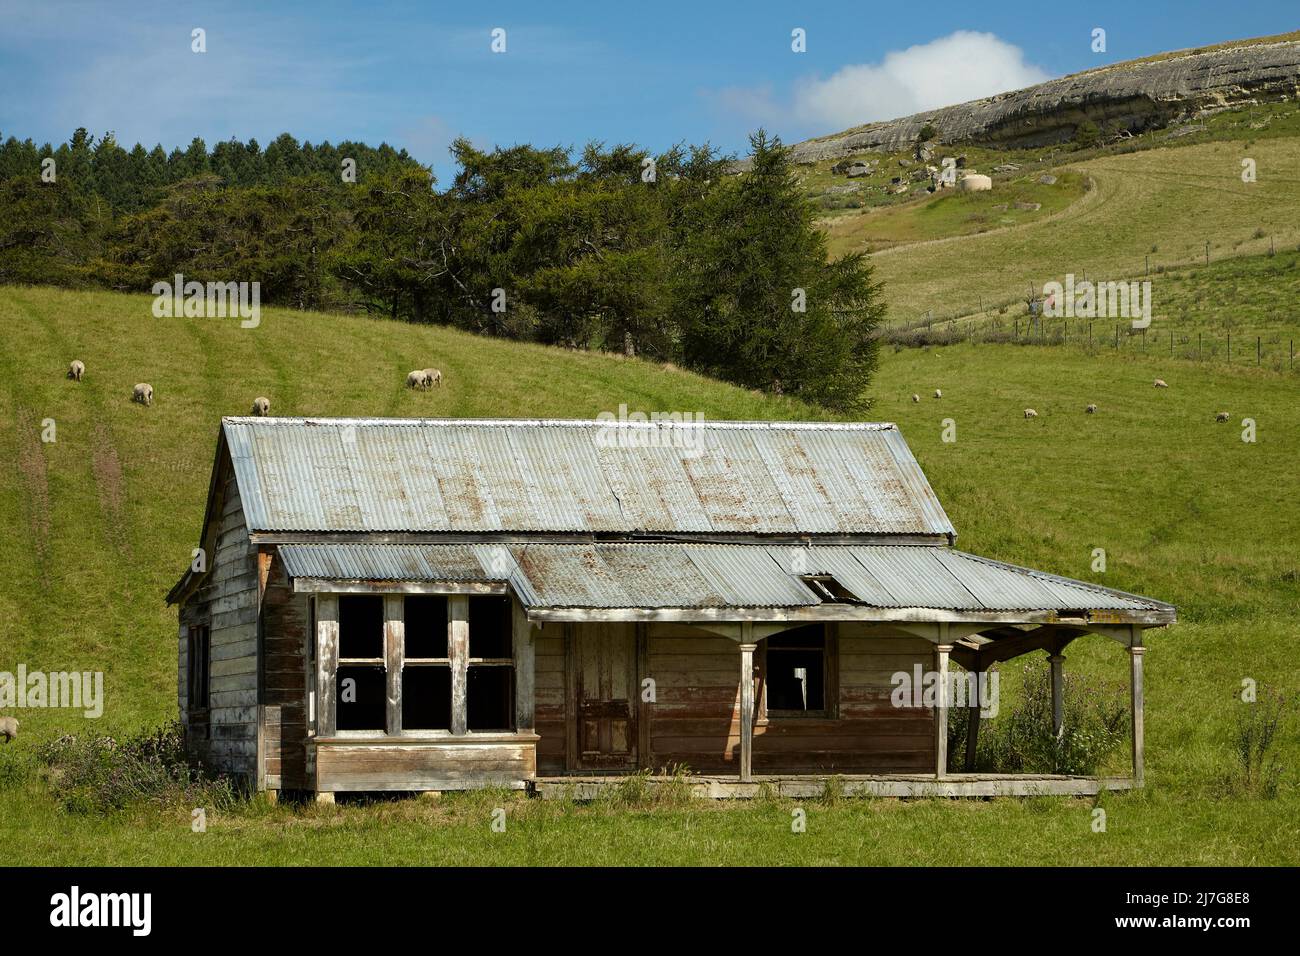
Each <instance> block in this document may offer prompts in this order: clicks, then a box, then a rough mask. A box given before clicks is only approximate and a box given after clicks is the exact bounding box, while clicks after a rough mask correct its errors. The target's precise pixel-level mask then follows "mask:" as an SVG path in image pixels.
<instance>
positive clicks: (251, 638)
mask: <svg viewBox="0 0 1300 956" xmlns="http://www.w3.org/2000/svg"><path fill="white" fill-rule="evenodd" d="M220 467H221V477H220V483H219V486H218V487H219V488H220V508H219V510H218V513H217V515H216V517H215V518H214V524H215V527H214V528H209V529H205V534H204V541H205V545H206V547H207V548H208V549H209V550H208V555H207V558H208V573H207V575H206V577H204V578H203V581H202V583H201V584H200V585H199V586H198V588H196V589H195V591H194V593H193V594H191V595H190V596H189V597H188V598H186V600H185V601H184V603H183V604H182V606H181V608H180V616H179V617H180V628H179V644H180V654H179V673H178V687H179V694H178V696H179V701H180V717H181V722H182V724H183V725H184V726H185V728H186V740H187V745H188V746H189V748H190V750H191V752H192V753H193V754H194V755H195V756H196V757H198V758H199V759H200V760H202V761H204V762H205V763H207V764H208V765H209V766H211V767H213V768H215V769H218V770H222V771H225V772H227V773H234V774H240V775H244V776H246V777H247V778H248V779H250V780H252V779H254V778H255V776H256V773H257V763H258V761H257V741H258V692H257V597H258V579H257V553H256V551H255V550H254V548H253V546H252V544H251V543H250V541H249V537H248V528H247V527H246V526H245V524H244V512H243V508H242V506H241V503H240V500H239V488H238V486H237V484H236V483H235V478H234V472H233V470H232V469H231V468H230V465H229V462H228V461H225V462H222V464H221V466H220ZM199 624H206V625H208V626H209V627H210V628H211V643H210V646H211V669H210V679H209V701H210V707H209V710H208V714H207V728H206V732H204V728H203V727H202V726H201V720H200V721H198V722H196V723H195V725H194V726H191V719H190V718H191V715H190V711H189V701H188V700H187V699H186V679H185V678H186V670H187V667H188V660H187V648H186V645H187V640H186V638H187V634H188V628H189V627H191V626H194V625H199ZM196 716H199V715H196Z"/></svg>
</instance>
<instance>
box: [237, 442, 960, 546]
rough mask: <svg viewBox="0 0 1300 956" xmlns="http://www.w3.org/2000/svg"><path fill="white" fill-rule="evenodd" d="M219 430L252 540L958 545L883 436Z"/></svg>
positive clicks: (903, 454) (904, 451)
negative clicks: (720, 539)
mask: <svg viewBox="0 0 1300 956" xmlns="http://www.w3.org/2000/svg"><path fill="white" fill-rule="evenodd" d="M222 425H223V429H224V433H225V437H226V442H227V446H228V448H229V449H230V455H231V459H232V461H233V463H234V468H235V476H236V479H237V481H238V483H239V490H240V496H241V499H242V502H243V506H244V510H245V519H246V521H247V524H248V527H249V530H250V531H263V532H274V531H281V532H298V531H301V532H307V531H328V532H453V533H481V532H507V533H508V532H529V533H532V532H578V533H638V532H640V533H674V532H678V533H690V532H698V533H738V532H739V533H752V534H784V535H798V534H920V535H951V534H953V533H954V531H953V527H952V524H951V522H950V521H949V520H948V516H947V515H946V514H945V513H944V510H943V508H942V506H941V505H940V504H939V501H938V499H937V498H936V497H935V494H934V491H933V490H932V489H931V488H930V484H929V482H928V481H927V480H926V478H925V475H924V474H923V473H922V471H921V468H920V466H919V465H918V464H917V462H916V459H915V458H914V457H913V456H912V453H911V450H910V449H909V448H908V447H907V443H906V442H905V441H904V440H903V437H902V435H901V434H900V433H899V431H898V429H897V427H896V426H894V425H892V424H881V423H803V422H792V423H784V422H706V423H702V424H680V423H678V424H674V423H670V422H663V423H639V422H604V421H565V420H514V419H501V420H493V419H487V420H470V419H459V420H457V419H450V420H441V419H303V418H227V419H224V420H223V423H222Z"/></svg>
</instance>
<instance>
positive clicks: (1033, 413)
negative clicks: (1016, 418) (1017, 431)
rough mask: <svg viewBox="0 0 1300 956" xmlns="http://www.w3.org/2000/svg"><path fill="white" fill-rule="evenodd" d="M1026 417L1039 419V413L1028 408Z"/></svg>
mask: <svg viewBox="0 0 1300 956" xmlns="http://www.w3.org/2000/svg"><path fill="white" fill-rule="evenodd" d="M1025 417H1026V418H1037V417H1038V412H1036V411H1034V410H1033V409H1032V408H1026V409H1025Z"/></svg>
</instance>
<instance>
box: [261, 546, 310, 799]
mask: <svg viewBox="0 0 1300 956" xmlns="http://www.w3.org/2000/svg"><path fill="white" fill-rule="evenodd" d="M307 602H308V598H307V595H305V594H295V593H294V592H293V590H292V588H291V586H290V584H289V580H288V578H287V576H286V575H285V571H284V564H283V563H282V562H281V560H280V557H279V555H278V553H272V554H271V555H270V568H269V573H268V575H267V583H266V592H265V594H264V595H263V597H262V632H263V653H264V657H263V661H262V686H263V707H264V710H263V725H262V746H263V772H264V774H265V785H266V786H267V787H268V788H270V789H273V790H279V789H282V788H283V789H286V790H298V789H310V788H311V786H312V784H311V782H310V779H309V777H308V774H307V689H308V671H307V666H308V665H307V639H308V629H309V626H310V619H309V610H308V603H307Z"/></svg>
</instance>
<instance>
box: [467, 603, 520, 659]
mask: <svg viewBox="0 0 1300 956" xmlns="http://www.w3.org/2000/svg"><path fill="white" fill-rule="evenodd" d="M510 647H511V633H510V599H509V598H508V597H472V598H470V599H469V656H470V659H471V660H473V659H475V658H479V659H481V660H510V657H511V652H510Z"/></svg>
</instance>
